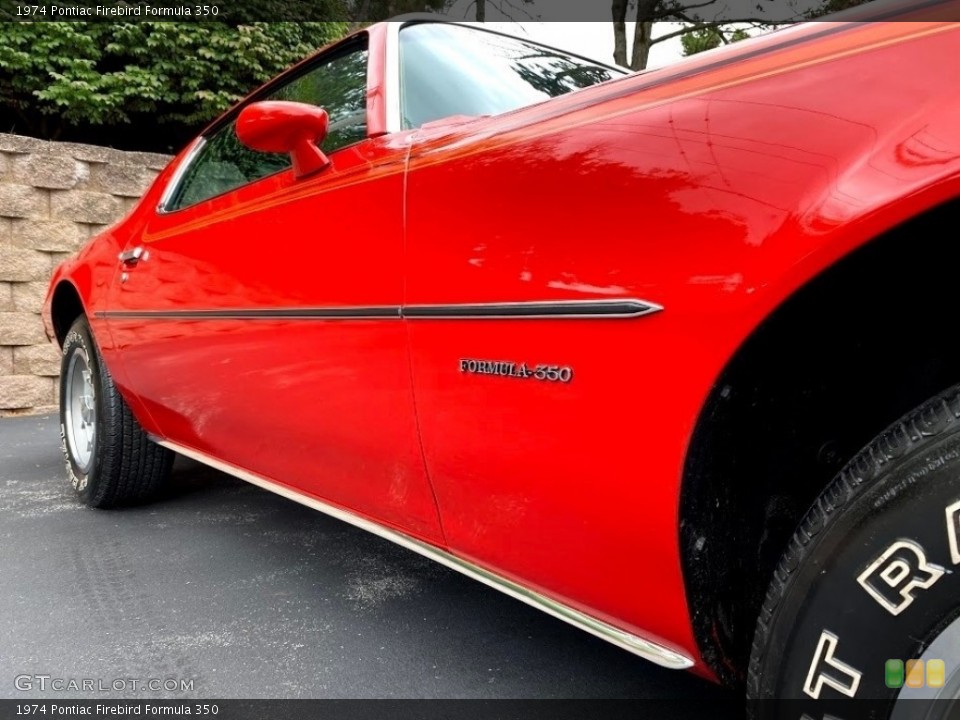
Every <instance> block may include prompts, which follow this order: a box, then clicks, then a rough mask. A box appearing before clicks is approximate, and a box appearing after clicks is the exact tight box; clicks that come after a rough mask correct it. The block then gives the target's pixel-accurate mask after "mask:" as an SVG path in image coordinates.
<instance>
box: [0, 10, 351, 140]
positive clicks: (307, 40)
mask: <svg viewBox="0 0 960 720" xmlns="http://www.w3.org/2000/svg"><path fill="white" fill-rule="evenodd" d="M5 25H6V27H5V28H4V31H3V33H0V98H2V104H3V106H4V108H3V109H4V111H5V112H4V113H3V115H4V118H3V119H4V122H5V125H7V127H4V128H3V130H11V129H12V130H14V131H15V132H21V133H25V134H30V135H36V136H40V137H47V138H56V137H58V136H60V135H62V134H63V133H64V131H65V130H69V129H73V130H76V129H80V130H83V129H90V128H93V127H97V126H108V127H113V128H117V127H122V126H124V125H128V124H132V123H137V124H138V125H141V126H146V127H151V126H152V127H156V126H161V127H162V126H168V132H167V133H166V134H168V135H169V134H171V132H170V131H172V134H173V135H175V136H183V137H189V136H190V135H192V134H194V133H195V131H196V130H197V128H198V126H200V125H202V124H204V123H206V122H208V121H209V120H211V119H213V118H215V117H216V116H217V115H219V114H220V113H221V112H223V110H224V109H226V108H227V107H229V106H230V105H231V104H233V103H234V102H236V101H237V100H238V99H240V98H241V97H243V96H244V95H246V94H247V93H249V92H250V91H251V90H253V89H254V88H256V87H257V86H258V85H260V84H262V83H263V82H265V81H266V80H268V79H269V78H271V77H273V76H274V75H276V74H277V73H279V72H280V71H281V70H283V69H285V68H286V67H288V66H289V65H291V64H292V63H294V62H296V61H298V60H300V59H302V58H303V57H305V56H307V55H309V54H311V53H313V52H314V51H315V50H316V49H317V48H319V47H320V46H322V45H325V44H327V43H328V42H330V41H331V40H334V39H336V38H337V37H339V36H341V35H342V34H344V33H345V32H346V30H347V25H346V23H336V22H329V23H324V22H313V23H293V22H276V23H266V22H255V23H248V24H240V25H236V24H228V23H223V22H213V23H180V22H176V23H174V22H146V21H144V22H130V23H121V22H117V23H111V22H35V23H5ZM11 125H12V127H10V126H11ZM70 134H71V135H73V136H74V137H76V133H75V132H74V133H70ZM178 139H181V140H182V137H178ZM148 144H149V143H148ZM157 149H160V148H157Z"/></svg>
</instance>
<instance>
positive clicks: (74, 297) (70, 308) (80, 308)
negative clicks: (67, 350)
mask: <svg viewBox="0 0 960 720" xmlns="http://www.w3.org/2000/svg"><path fill="white" fill-rule="evenodd" d="M86 314H87V311H86V308H85V307H84V305H83V300H82V299H81V297H80V292H79V291H78V290H77V288H76V286H75V285H74V284H73V283H72V282H70V281H69V280H60V281H59V282H58V283H57V285H56V287H55V288H54V290H53V295H52V296H51V298H50V320H51V323H52V324H53V332H54V335H55V337H56V339H57V344H58V345H59V346H60V347H63V341H64V338H66V336H67V332H68V331H69V330H70V326H71V325H73V323H74V321H75V320H76V319H77V318H78V317H80V316H81V315H86Z"/></svg>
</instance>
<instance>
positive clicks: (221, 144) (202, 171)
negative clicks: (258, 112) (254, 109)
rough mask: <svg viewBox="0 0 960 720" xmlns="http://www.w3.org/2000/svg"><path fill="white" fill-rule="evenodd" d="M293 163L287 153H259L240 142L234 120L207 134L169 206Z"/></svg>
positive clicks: (231, 187)
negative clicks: (235, 130)
mask: <svg viewBox="0 0 960 720" xmlns="http://www.w3.org/2000/svg"><path fill="white" fill-rule="evenodd" d="M288 167H290V158H289V157H288V156H287V155H278V154H273V153H258V152H254V151H253V150H250V149H249V148H247V147H244V145H243V144H242V143H241V142H240V140H239V139H238V138H237V133H236V132H234V130H233V123H230V124H229V125H225V126H224V127H222V128H220V129H219V130H217V132H215V133H214V134H213V135H211V136H210V137H209V138H207V143H206V145H204V146H203V148H201V150H200V152H199V153H198V154H197V156H196V157H195V158H194V159H193V163H192V164H191V165H190V167H188V168H187V171H186V172H185V173H184V174H183V178H182V179H181V180H180V186H179V187H178V188H177V191H176V193H174V195H173V197H172V198H171V199H170V203H169V204H168V207H167V209H168V210H179V209H180V208H184V207H188V206H190V205H194V204H196V203H198V202H201V201H203V200H206V199H208V198H212V197H215V196H217V195H222V194H223V193H225V192H229V191H230V190H234V189H235V188H238V187H240V186H241V185H246V184H247V183H251V182H253V181H254V180H259V179H260V178H264V177H267V175H272V174H273V173H276V172H280V171H281V170H285V169H286V168H288Z"/></svg>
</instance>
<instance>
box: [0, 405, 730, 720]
mask: <svg viewBox="0 0 960 720" xmlns="http://www.w3.org/2000/svg"><path fill="white" fill-rule="evenodd" d="M71 493H72V491H71V489H70V488H69V486H68V485H67V483H66V481H65V480H64V472H63V467H62V461H61V457H60V451H59V441H58V424H57V419H56V418H55V417H54V416H36V417H25V418H0V697H4V698H20V699H23V698H27V697H45V698H48V699H51V698H55V697H56V696H57V695H58V694H59V695H63V694H64V693H63V692H60V693H57V692H55V691H52V690H50V689H49V688H48V687H45V688H44V689H43V690H41V689H40V685H42V684H44V683H43V681H38V680H36V678H37V677H40V676H50V677H51V678H65V679H96V680H98V681H102V680H105V681H107V682H113V681H114V680H116V679H137V680H141V681H145V680H147V679H152V678H159V679H169V678H173V679H176V680H180V679H185V680H188V681H192V689H190V688H189V687H188V688H187V689H186V690H182V689H179V688H178V689H176V690H173V691H166V690H162V689H161V690H155V691H143V690H138V691H133V690H131V686H130V685H129V684H127V685H125V686H124V687H123V688H122V689H120V690H119V691H116V692H115V691H113V690H109V691H107V692H104V691H102V690H100V689H99V688H98V689H96V690H94V691H92V692H91V691H88V692H84V691H81V692H73V693H70V694H71V695H72V696H74V697H80V698H83V697H87V698H94V697H118V696H124V695H126V696H130V695H136V696H141V697H145V698H164V697H200V698H234V697H244V698H257V697H266V698H314V697H324V698H558V697H562V698H678V697H683V698H686V699H688V700H689V699H691V698H700V699H702V700H703V701H705V702H710V701H712V700H719V699H721V698H724V699H726V698H729V696H728V695H727V694H725V693H723V692H722V691H720V690H717V689H716V688H714V687H712V686H710V685H709V684H707V683H705V682H703V681H701V680H699V679H697V678H695V677H693V676H691V675H689V674H685V673H679V672H673V671H668V670H663V669H660V668H658V667H655V666H653V665H651V664H649V663H647V662H645V661H643V660H640V659H638V658H635V657H633V656H631V655H629V654H628V653H626V652H624V651H622V650H619V649H617V648H614V647H612V646H609V645H607V644H605V643H603V642H602V641H600V640H597V639H595V638H593V637H591V636H589V635H587V634H585V633H582V632H580V631H577V630H575V629H573V628H570V627H568V626H567V625H565V624H563V623H561V622H560V621H557V620H554V619H553V618H550V617H548V616H546V615H543V614H541V613H539V612H538V611H536V610H533V609H532V608H529V607H527V606H525V605H523V604H522V603H520V602H517V601H515V600H513V599H511V598H508V597H506V596H503V595H501V594H499V593H498V592H496V591H494V590H491V589H489V588H487V587H485V586H483V585H481V584H479V583H476V582H474V581H472V580H469V579H467V578H464V577H461V576H460V575H458V574H456V573H454V572H453V571H450V570H447V569H446V568H443V567H441V566H438V565H435V564H433V563H431V562H430V561H428V560H425V559H422V558H420V557H419V556H418V555H415V554H413V553H411V552H408V551H406V550H404V549H402V548H398V547H395V546H394V545H392V544H391V543H388V542H386V541H384V540H381V539H379V538H377V537H374V536H372V535H369V534H367V533H364V532H362V531H360V530H357V529H355V528H353V527H351V526H348V525H346V524H344V523H342V522H339V521H337V520H333V519H330V518H327V517H325V516H323V515H321V514H319V513H316V512H314V511H312V510H309V509H307V508H304V507H301V506H299V505H297V504H295V503H293V502H290V501H288V500H285V499H283V498H280V497H277V496H274V495H272V494H270V493H267V492H265V491H263V490H260V489H259V488H256V487H253V486H251V485H248V484H246V483H243V482H240V481H238V480H234V479H232V478H230V477H227V476H225V475H222V474H220V473H217V472H215V471H212V470H209V469H207V468H205V467H203V466H200V465H197V464H194V463H192V462H189V461H185V460H183V459H180V460H178V462H177V466H176V470H175V472H174V482H173V483H172V487H171V489H170V491H169V492H168V493H167V494H166V495H165V496H164V497H163V498H162V499H161V500H160V501H158V502H157V503H155V504H153V505H150V506H146V507H141V508H134V509H126V510H120V511H98V510H90V509H87V508H84V507H82V506H81V505H79V504H77V502H76V501H74V499H73V497H72V495H71ZM24 675H26V676H27V677H28V678H29V679H30V680H29V681H27V682H26V683H25V681H23V680H21V681H20V682H21V687H27V684H29V686H30V688H29V689H28V690H18V689H17V687H16V686H15V678H17V677H22V676H24ZM99 684H100V687H103V683H102V682H101V683H99ZM188 685H189V683H188Z"/></svg>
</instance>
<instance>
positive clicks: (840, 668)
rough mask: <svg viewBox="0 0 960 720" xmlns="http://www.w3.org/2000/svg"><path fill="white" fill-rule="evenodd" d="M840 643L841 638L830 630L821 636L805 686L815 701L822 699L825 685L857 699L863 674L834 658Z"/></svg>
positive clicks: (807, 692)
mask: <svg viewBox="0 0 960 720" xmlns="http://www.w3.org/2000/svg"><path fill="white" fill-rule="evenodd" d="M838 642H839V638H838V637H837V636H836V635H834V634H833V633H832V632H830V631H829V630H824V631H823V632H822V633H821V634H820V641H819V642H818V643H817V650H816V652H815V653H814V654H813V662H812V663H810V670H809V671H808V672H807V680H806V682H804V684H803V691H804V692H805V693H806V694H807V695H809V696H810V697H812V698H813V699H814V700H819V699H820V693H821V691H822V690H823V686H824V685H826V686H827V687H831V688H833V689H834V690H836V691H837V692H839V693H841V694H843V695H846V696H847V697H849V698H852V697H855V696H856V694H857V690H858V689H859V688H860V678H861V677H862V676H863V673H862V672H860V671H859V670H857V669H856V668H854V667H851V666H850V665H847V664H846V663H845V662H841V661H840V660H837V658H836V657H835V656H834V653H835V652H836V650H837V643H838Z"/></svg>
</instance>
